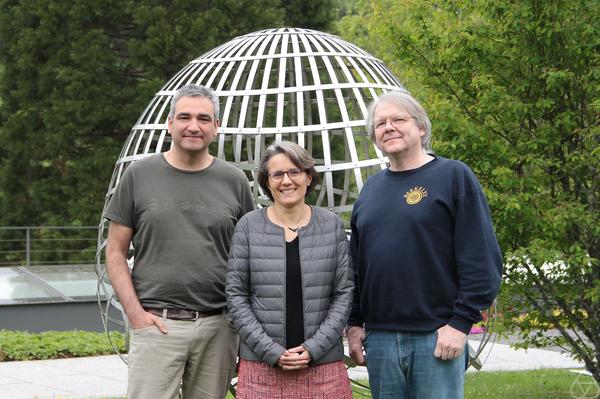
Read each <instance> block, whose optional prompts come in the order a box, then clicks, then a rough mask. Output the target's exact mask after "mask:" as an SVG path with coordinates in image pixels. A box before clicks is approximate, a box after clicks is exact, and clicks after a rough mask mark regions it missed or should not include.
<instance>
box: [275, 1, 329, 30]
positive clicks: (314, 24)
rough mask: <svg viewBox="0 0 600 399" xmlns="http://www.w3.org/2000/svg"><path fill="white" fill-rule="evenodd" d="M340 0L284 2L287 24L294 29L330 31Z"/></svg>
mask: <svg viewBox="0 0 600 399" xmlns="http://www.w3.org/2000/svg"><path fill="white" fill-rule="evenodd" d="M339 1H340V0H282V3H283V7H284V8H285V13H286V16H285V24H286V25H287V26H289V27H292V28H308V29H316V30H321V31H324V30H328V29H329V28H330V27H331V24H332V22H333V21H334V20H335V13H336V11H337V7H338V2H339Z"/></svg>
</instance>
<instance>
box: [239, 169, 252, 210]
mask: <svg viewBox="0 0 600 399" xmlns="http://www.w3.org/2000/svg"><path fill="white" fill-rule="evenodd" d="M241 185H242V189H241V190H242V192H241V205H242V206H241V208H240V209H241V214H240V215H238V220H239V219H241V217H242V216H244V215H245V214H246V213H248V212H250V211H253V210H254V198H252V191H250V183H249V182H248V179H247V178H246V175H244V178H243V179H242V182H241Z"/></svg>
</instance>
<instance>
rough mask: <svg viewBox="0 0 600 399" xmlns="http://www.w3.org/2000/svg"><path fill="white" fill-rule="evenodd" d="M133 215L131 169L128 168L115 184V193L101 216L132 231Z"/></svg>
mask: <svg viewBox="0 0 600 399" xmlns="http://www.w3.org/2000/svg"><path fill="white" fill-rule="evenodd" d="M134 214H135V203H134V196H133V175H132V172H131V167H129V168H127V169H126V170H125V172H124V173H123V175H122V176H121V180H120V181H119V183H118V184H117V187H116V188H115V192H114V193H113V196H112V198H111V199H110V201H109V202H108V206H107V207H106V209H105V210H104V214H103V215H102V216H104V217H105V218H106V219H108V220H111V221H113V222H117V223H119V224H122V225H124V226H127V227H129V228H132V229H133V228H134V227H135V226H134Z"/></svg>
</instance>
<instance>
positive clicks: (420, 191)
mask: <svg viewBox="0 0 600 399" xmlns="http://www.w3.org/2000/svg"><path fill="white" fill-rule="evenodd" d="M425 197H427V190H425V189H424V188H423V187H421V186H417V187H413V188H411V189H410V190H408V192H407V193H406V194H404V198H406V203H407V204H408V205H415V204H418V203H419V202H421V200H422V199H423V198H425Z"/></svg>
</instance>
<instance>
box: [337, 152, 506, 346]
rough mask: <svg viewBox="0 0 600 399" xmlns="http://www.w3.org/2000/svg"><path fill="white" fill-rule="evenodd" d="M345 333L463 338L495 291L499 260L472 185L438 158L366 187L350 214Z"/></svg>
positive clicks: (461, 170) (468, 175)
mask: <svg viewBox="0 0 600 399" xmlns="http://www.w3.org/2000/svg"><path fill="white" fill-rule="evenodd" d="M351 227H352V236H351V238H350V252H351V259H352V263H353V267H354V281H355V284H356V287H355V290H354V302H353V305H352V313H351V315H350V320H349V322H348V324H349V325H362V324H363V323H364V324H365V328H367V329H380V330H394V331H410V332H432V331H435V330H437V329H438V328H440V327H442V326H443V325H446V324H449V325H450V326H452V327H454V328H456V329H457V330H460V331H462V332H464V333H466V334H467V333H468V332H469V330H470V329H471V326H472V324H473V323H475V322H477V321H479V320H481V312H480V311H481V310H483V309H486V308H488V307H489V306H490V305H491V303H492V302H493V301H494V298H495V297H496V294H497V293H498V289H499V287H500V281H501V274H502V255H501V253H500V248H499V247H498V242H497V240H496V236H495V234H494V230H493V227H492V221H491V218H490V212H489V209H488V205H487V202H486V200H485V196H484V194H483V191H482V189H481V186H480V184H479V182H478V181H477V178H476V177H475V175H474V174H473V172H472V171H471V169H469V167H468V166H466V165H465V164H463V163H462V162H459V161H453V160H448V159H444V158H440V157H436V158H435V159H434V160H432V161H430V162H428V163H427V164H425V165H423V166H421V167H419V168H417V169H412V170H407V171H401V172H393V171H390V170H389V169H386V170H382V171H381V172H379V173H377V174H375V175H373V176H372V177H370V178H369V180H368V181H367V182H366V184H365V186H364V187H363V190H362V192H361V193H360V196H359V198H358V200H357V201H356V203H355V204H354V209H353V212H352V220H351Z"/></svg>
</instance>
